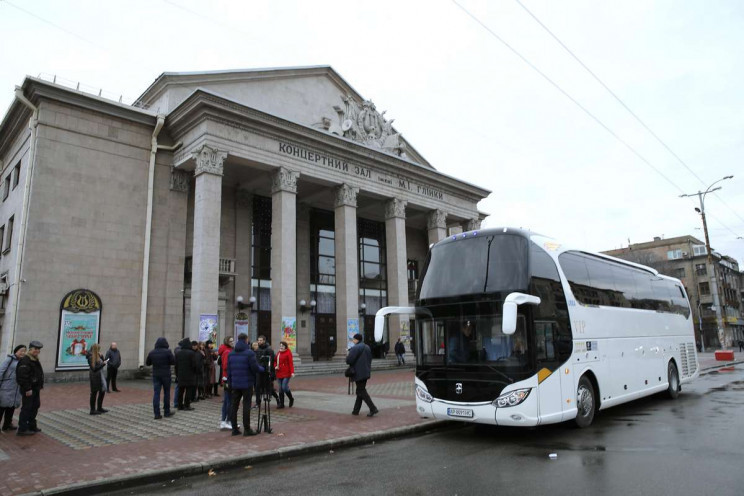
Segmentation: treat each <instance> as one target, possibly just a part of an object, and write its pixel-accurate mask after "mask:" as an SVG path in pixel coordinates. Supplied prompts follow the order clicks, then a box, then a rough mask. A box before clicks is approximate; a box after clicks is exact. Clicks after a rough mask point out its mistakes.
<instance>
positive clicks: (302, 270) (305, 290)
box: [275, 204, 314, 365]
mask: <svg viewBox="0 0 744 496" xmlns="http://www.w3.org/2000/svg"><path fill="white" fill-rule="evenodd" d="M310 264H311V260H310V207H309V206H308V205H306V204H300V205H299V206H298V207H297V302H298V303H297V308H298V312H299V315H297V353H295V354H294V355H295V357H294V360H295V365H297V364H298V363H299V359H300V357H301V356H304V357H308V358H310V356H311V351H312V348H311V343H310V337H311V336H310V331H311V328H312V319H313V318H314V316H313V314H312V313H311V309H310V308H309V307H308V308H305V309H304V310H302V309H300V308H299V302H300V301H301V300H305V303H306V304H307V305H308V306H309V305H310V301H311V300H312V294H311V293H310ZM275 351H276V350H275Z"/></svg>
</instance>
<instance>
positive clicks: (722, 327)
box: [679, 176, 734, 348]
mask: <svg viewBox="0 0 744 496" xmlns="http://www.w3.org/2000/svg"><path fill="white" fill-rule="evenodd" d="M733 177H734V176H724V177H722V178H721V179H719V180H718V181H716V182H714V183H713V184H711V185H710V186H708V188H707V189H706V190H705V191H698V192H697V193H690V194H683V195H679V196H680V198H686V197H693V196H697V197H698V199H699V200H700V208H696V209H695V211H696V212H698V213H699V214H700V217H701V218H702V219H703V232H704V233H705V249H706V250H707V252H708V266H710V267H711V269H712V270H713V275H712V277H711V282H712V283H713V287H712V288H711V293H712V294H713V305H715V307H716V323H717V324H718V340H719V341H720V344H721V348H724V345H725V339H726V321H725V320H724V319H723V317H722V314H721V304H720V296H719V294H718V271H717V270H716V266H715V265H714V264H713V255H712V253H711V250H710V238H709V237H708V223H707V221H706V220H705V195H707V194H708V193H712V192H714V191H718V190H719V189H721V187H720V186H718V187H717V188H714V187H713V186H715V185H716V184H718V183H720V182H721V181H724V180H726V179H732V178H733ZM699 291H700V288H698V292H699ZM699 310H700V309H699V308H698V311H699ZM701 339H702V336H701Z"/></svg>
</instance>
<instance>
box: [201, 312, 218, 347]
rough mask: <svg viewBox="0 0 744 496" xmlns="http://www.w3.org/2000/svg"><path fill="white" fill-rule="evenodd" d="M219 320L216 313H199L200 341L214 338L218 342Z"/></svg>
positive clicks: (214, 341)
mask: <svg viewBox="0 0 744 496" xmlns="http://www.w3.org/2000/svg"><path fill="white" fill-rule="evenodd" d="M218 322H219V321H218V320H217V315H216V314H211V313H203V314H201V315H199V341H200V342H201V341H207V340H210V339H211V340H212V342H213V343H216V342H217V330H218V327H219V325H218Z"/></svg>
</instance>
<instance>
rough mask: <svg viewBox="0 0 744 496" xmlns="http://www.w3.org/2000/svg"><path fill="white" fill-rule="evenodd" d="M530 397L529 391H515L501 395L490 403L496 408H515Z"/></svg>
mask: <svg viewBox="0 0 744 496" xmlns="http://www.w3.org/2000/svg"><path fill="white" fill-rule="evenodd" d="M529 395H530V389H517V390H516V391H510V392H508V393H506V394H502V395H501V396H499V397H498V398H496V399H495V400H493V402H492V403H491V404H492V405H493V406H495V407H496V408H507V407H510V406H517V405H518V404H520V403H522V402H523V401H524V400H526V399H527V396H529Z"/></svg>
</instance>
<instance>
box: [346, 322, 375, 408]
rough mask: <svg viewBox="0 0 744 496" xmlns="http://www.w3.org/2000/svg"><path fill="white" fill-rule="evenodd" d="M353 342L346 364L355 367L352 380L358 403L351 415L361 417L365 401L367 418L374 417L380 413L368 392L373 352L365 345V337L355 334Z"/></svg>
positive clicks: (356, 402)
mask: <svg viewBox="0 0 744 496" xmlns="http://www.w3.org/2000/svg"><path fill="white" fill-rule="evenodd" d="M352 341H353V342H354V346H352V347H351V348H349V354H348V355H346V363H347V364H349V365H351V366H352V367H354V375H352V376H351V380H352V381H354V383H355V384H356V401H355V402H354V409H353V410H352V411H351V414H352V415H359V410H360V409H361V408H362V401H364V402H365V403H366V404H367V407H369V413H368V414H367V417H372V416H374V415H376V414H377V413H379V410H378V409H377V407H376V406H375V404H374V403H372V398H370V396H369V393H368V392H367V380H368V379H369V378H370V376H371V375H372V350H370V349H369V346H367V345H366V344H364V342H363V341H364V337H363V336H362V335H361V334H354V337H353V338H352Z"/></svg>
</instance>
